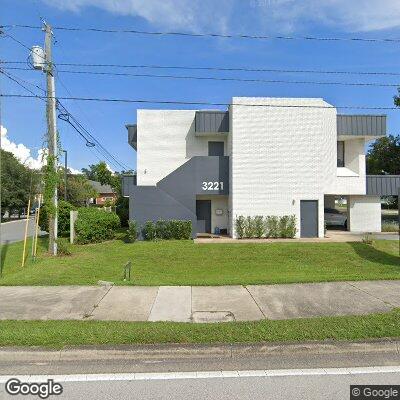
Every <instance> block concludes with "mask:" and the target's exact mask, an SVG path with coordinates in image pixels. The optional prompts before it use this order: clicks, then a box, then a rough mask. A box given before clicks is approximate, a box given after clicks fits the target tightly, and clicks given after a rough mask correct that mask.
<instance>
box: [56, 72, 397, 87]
mask: <svg viewBox="0 0 400 400" xmlns="http://www.w3.org/2000/svg"><path fill="white" fill-rule="evenodd" d="M58 72H59V73H66V74H84V75H109V76H131V77H136V78H161V79H191V80H211V81H228V82H253V83H286V84H295V85H299V84H300V85H335V86H337V85H338V86H373V87H400V83H379V82H329V81H292V80H285V79H261V78H225V77H215V76H192V75H160V74H135V73H129V72H111V71H72V70H60V69H59V70H58Z"/></svg>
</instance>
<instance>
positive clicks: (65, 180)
mask: <svg viewBox="0 0 400 400" xmlns="http://www.w3.org/2000/svg"><path fill="white" fill-rule="evenodd" d="M63 153H64V200H65V201H67V168H68V152H67V150H63Z"/></svg>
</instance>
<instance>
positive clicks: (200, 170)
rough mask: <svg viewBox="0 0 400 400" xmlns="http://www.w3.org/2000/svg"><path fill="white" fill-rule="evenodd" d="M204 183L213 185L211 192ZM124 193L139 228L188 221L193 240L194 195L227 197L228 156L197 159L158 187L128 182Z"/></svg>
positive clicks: (194, 220)
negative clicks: (165, 221) (150, 223)
mask: <svg viewBox="0 0 400 400" xmlns="http://www.w3.org/2000/svg"><path fill="white" fill-rule="evenodd" d="M204 182H205V183H207V184H208V183H212V190H205V189H204V187H203V183H204ZM221 182H222V185H221ZM215 183H217V184H215ZM208 187H209V186H208V185H207V188H208ZM123 190H124V195H126V194H125V193H126V191H129V198H130V199H129V217H130V219H135V220H136V221H138V223H139V224H140V225H142V224H143V223H144V222H146V221H149V220H151V221H156V220H157V219H182V220H189V219H190V220H191V221H192V226H193V232H192V234H193V237H194V236H195V235H196V233H197V218H196V195H198V194H202V195H208V196H212V195H227V194H229V157H226V156H224V157H203V156H196V157H193V158H191V159H190V160H188V161H187V162H186V163H185V164H183V165H181V166H180V167H179V168H177V169H176V170H175V171H173V172H171V174H169V175H168V176H166V177H165V178H164V179H162V180H161V181H160V182H158V183H157V186H134V185H133V184H132V182H129V180H127V181H126V182H125V187H124V188H123Z"/></svg>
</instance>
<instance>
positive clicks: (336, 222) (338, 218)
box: [324, 208, 347, 229]
mask: <svg viewBox="0 0 400 400" xmlns="http://www.w3.org/2000/svg"><path fill="white" fill-rule="evenodd" d="M324 216H325V224H326V226H343V227H344V228H345V229H347V215H346V214H342V213H341V212H340V211H338V210H336V209H335V208H325V209H324Z"/></svg>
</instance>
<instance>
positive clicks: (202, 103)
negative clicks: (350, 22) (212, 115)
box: [0, 93, 400, 111]
mask: <svg viewBox="0 0 400 400" xmlns="http://www.w3.org/2000/svg"><path fill="white" fill-rule="evenodd" d="M0 97H5V98H31V97H37V96H29V95H21V94H12V93H2V94H0ZM58 100H80V101H97V102H109V103H138V104H176V105H196V106H216V107H218V106H225V107H230V106H238V107H239V106H243V107H267V108H312V109H341V110H382V111H383V110H399V111H400V108H398V107H381V106H347V105H346V106H329V105H327V106H323V105H321V106H318V105H306V104H304V105H303V104H249V103H217V102H206V101H180V100H144V99H120V98H107V97H58Z"/></svg>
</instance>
